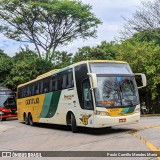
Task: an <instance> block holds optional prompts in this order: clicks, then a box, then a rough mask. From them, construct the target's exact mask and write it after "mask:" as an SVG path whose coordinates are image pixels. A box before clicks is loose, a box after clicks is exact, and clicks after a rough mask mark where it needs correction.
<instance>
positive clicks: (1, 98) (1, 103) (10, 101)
mask: <svg viewBox="0 0 160 160" xmlns="http://www.w3.org/2000/svg"><path fill="white" fill-rule="evenodd" d="M15 106H16V101H15V97H14V96H12V95H0V107H1V108H3V107H7V108H12V107H15Z"/></svg>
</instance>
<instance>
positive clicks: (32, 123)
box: [28, 114, 34, 126]
mask: <svg viewBox="0 0 160 160" xmlns="http://www.w3.org/2000/svg"><path fill="white" fill-rule="evenodd" d="M28 122H29V124H30V125H31V126H33V125H34V122H33V118H32V115H31V114H29V115H28Z"/></svg>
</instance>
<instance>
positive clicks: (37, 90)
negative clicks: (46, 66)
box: [33, 82, 39, 95]
mask: <svg viewBox="0 0 160 160" xmlns="http://www.w3.org/2000/svg"><path fill="white" fill-rule="evenodd" d="M33 92H34V95H37V94H39V82H36V83H35V84H34V87H33Z"/></svg>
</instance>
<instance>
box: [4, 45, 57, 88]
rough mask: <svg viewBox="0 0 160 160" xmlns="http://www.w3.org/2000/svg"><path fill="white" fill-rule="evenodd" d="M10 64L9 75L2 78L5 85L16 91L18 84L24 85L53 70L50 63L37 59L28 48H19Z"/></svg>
mask: <svg viewBox="0 0 160 160" xmlns="http://www.w3.org/2000/svg"><path fill="white" fill-rule="evenodd" d="M12 63H13V65H12V68H11V69H10V71H9V73H8V74H7V75H6V77H3V78H5V79H6V85H7V86H8V87H9V88H11V89H13V90H16V88H17V86H18V85H19V84H22V83H26V82H28V81H30V80H33V79H35V78H36V77H37V76H39V75H41V74H43V73H46V72H48V71H50V70H52V69H54V66H53V64H52V63H51V62H48V61H45V60H44V59H41V58H39V57H38V56H37V54H36V53H35V52H34V51H31V50H29V49H28V48H25V49H23V48H21V50H20V52H19V53H16V55H15V56H14V57H13V58H12Z"/></svg>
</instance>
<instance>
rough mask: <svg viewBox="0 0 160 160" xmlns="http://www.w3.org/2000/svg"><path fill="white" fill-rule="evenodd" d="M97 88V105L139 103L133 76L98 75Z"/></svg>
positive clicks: (110, 105) (120, 105) (117, 105)
mask: <svg viewBox="0 0 160 160" xmlns="http://www.w3.org/2000/svg"><path fill="white" fill-rule="evenodd" d="M97 80H98V87H97V89H96V90H95V97H96V106H97V107H127V106H135V105H137V104H139V97H138V91H137V89H136V88H137V87H136V82H135V78H134V77H133V76H100V75H99V76H98V77H97Z"/></svg>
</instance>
